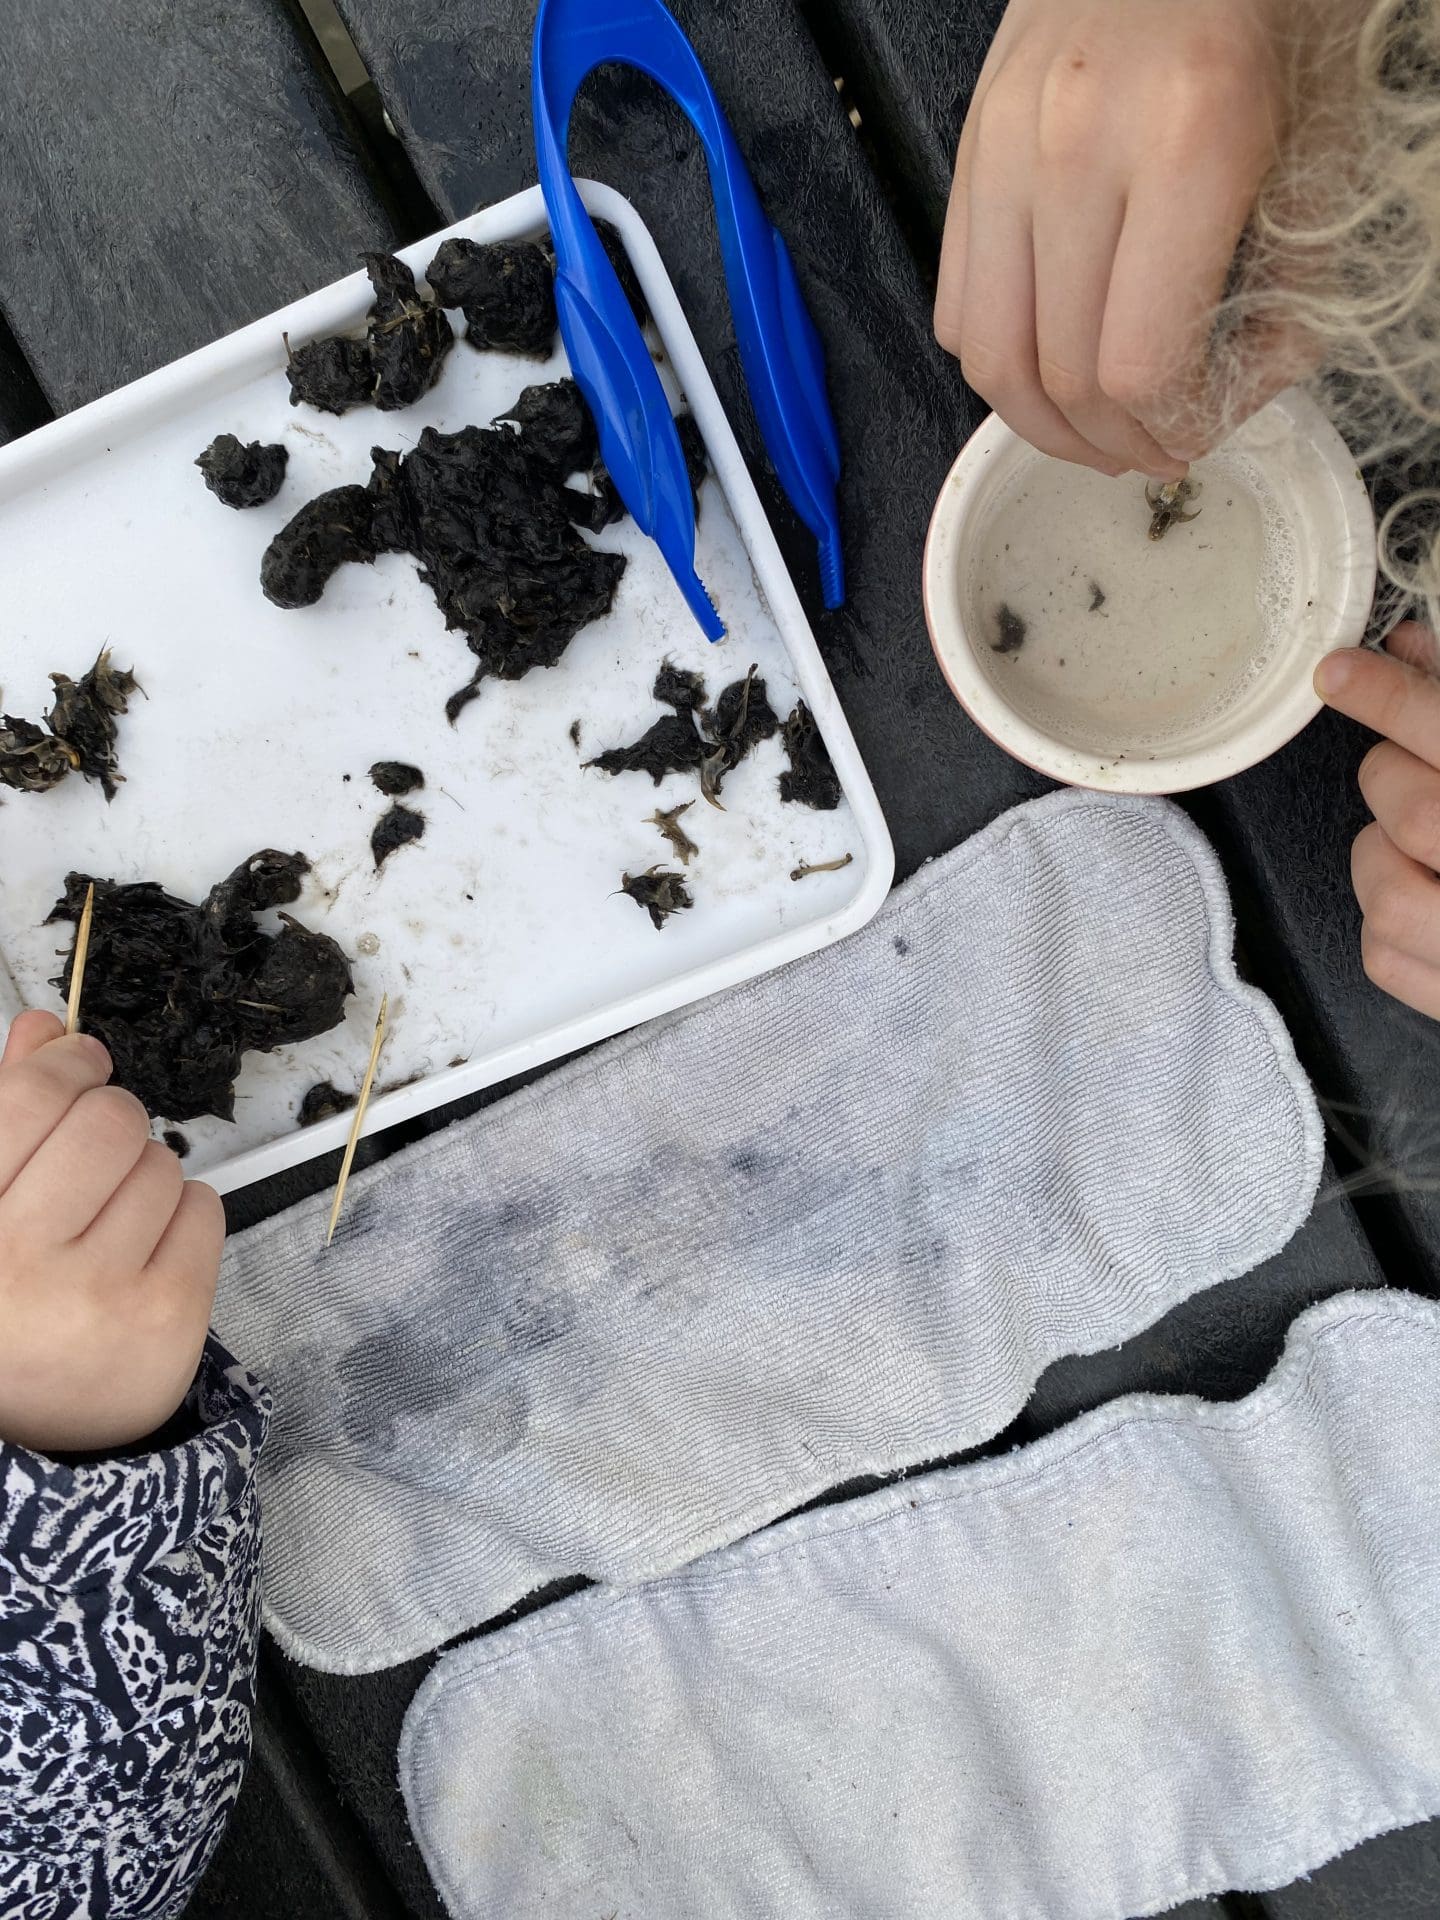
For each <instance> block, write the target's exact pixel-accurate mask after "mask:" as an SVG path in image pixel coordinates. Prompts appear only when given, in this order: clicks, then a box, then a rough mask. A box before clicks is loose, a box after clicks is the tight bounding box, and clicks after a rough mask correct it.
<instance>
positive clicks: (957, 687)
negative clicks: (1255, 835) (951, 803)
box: [924, 389, 1376, 793]
mask: <svg viewBox="0 0 1440 1920" xmlns="http://www.w3.org/2000/svg"><path fill="white" fill-rule="evenodd" d="M1231 444H1232V446H1233V447H1235V448H1236V449H1237V450H1239V451H1243V453H1244V455H1245V456H1246V458H1247V459H1248V460H1250V461H1252V462H1253V463H1254V464H1255V465H1256V466H1258V467H1259V468H1260V469H1261V470H1262V472H1263V474H1264V478H1265V483H1266V485H1267V487H1268V488H1269V490H1270V492H1271V494H1272V497H1273V500H1274V502H1275V504H1276V506H1277V507H1278V509H1279V511H1280V513H1281V515H1282V516H1283V517H1284V519H1285V520H1286V522H1287V524H1288V526H1289V529H1290V533H1291V536H1292V541H1293V547H1294V559H1295V574H1294V581H1293V589H1292V592H1291V596H1290V605H1289V614H1288V617H1287V618H1286V619H1285V620H1284V621H1283V622H1282V623H1280V626H1279V628H1278V630H1277V637H1276V638H1275V640H1274V643H1273V645H1272V646H1271V648H1270V650H1269V652H1268V654H1267V655H1266V656H1265V659H1264V663H1263V665H1262V666H1261V668H1260V669H1259V670H1258V672H1256V674H1255V675H1254V677H1253V679H1252V680H1251V681H1250V682H1249V684H1248V685H1246V687H1245V689H1244V691H1243V693H1242V694H1241V695H1240V696H1239V697H1238V698H1236V699H1235V701H1234V702H1233V704H1232V705H1230V706H1229V707H1228V708H1227V709H1225V710H1224V711H1223V712H1221V713H1219V714H1218V715H1216V714H1214V713H1212V714H1210V715H1208V716H1205V717H1197V718H1196V720H1195V721H1194V722H1193V723H1188V724H1187V723H1185V722H1184V721H1183V720H1182V723H1181V724H1180V725H1179V726H1178V727H1174V728H1170V729H1167V735H1166V738H1165V740H1164V742H1163V745H1161V746H1158V747H1155V748H1152V749H1150V750H1148V751H1145V752H1140V753H1137V752H1135V751H1133V750H1130V751H1124V752H1120V751H1116V752H1110V753H1107V752H1105V751H1104V750H1103V748H1102V749H1100V750H1097V747H1096V744H1095V741H1094V737H1093V725H1092V727H1091V728H1090V729H1089V731H1088V732H1087V731H1086V729H1084V728H1082V727H1080V726H1079V725H1077V727H1076V731H1075V735H1074V736H1073V737H1067V730H1066V727H1065V725H1064V720H1063V712H1062V713H1060V714H1059V715H1058V717H1054V718H1051V719H1049V720H1048V721H1047V724H1046V726H1044V727H1042V726H1040V725H1037V724H1036V723H1035V722H1034V721H1033V720H1032V719H1030V718H1027V717H1026V715H1025V714H1024V713H1022V712H1020V711H1019V710H1018V709H1017V708H1016V706H1015V705H1014V704H1013V703H1012V702H1011V701H1010V700H1009V699H1007V697H1006V694H1005V691H1004V688H1003V686H1001V685H999V684H997V678H996V676H995V674H994V672H993V670H990V671H987V669H986V666H985V664H983V663H982V661H981V659H980V658H979V657H978V656H977V649H979V648H985V649H988V648H989V646H990V642H989V640H988V638H987V637H986V636H985V635H984V634H979V633H975V632H973V631H972V630H971V628H972V626H973V621H972V620H971V619H970V617H969V614H968V605H967V603H968V602H969V600H970V586H969V578H970V570H971V562H972V557H973V544H974V539H975V536H976V533H977V530H978V529H979V528H980V527H981V526H982V525H983V523H984V520H985V518H986V515H987V512H988V511H989V509H990V508H991V507H992V506H993V505H994V503H995V501H996V499H997V497H998V496H999V494H1000V493H1001V491H1002V490H1003V489H1005V488H1006V487H1007V486H1008V485H1009V484H1010V483H1011V482H1012V481H1013V480H1014V477H1015V475H1016V474H1017V473H1018V472H1019V470H1020V469H1021V468H1022V466H1023V465H1024V464H1025V463H1026V462H1027V461H1037V460H1043V459H1044V458H1045V456H1044V455H1040V454H1037V453H1035V451H1034V450H1033V449H1032V448H1031V447H1029V446H1027V445H1026V443H1025V442H1024V441H1022V440H1021V439H1019V437H1018V436H1017V435H1016V434H1014V433H1012V432H1011V430H1010V429H1009V427H1007V426H1006V425H1005V423H1004V422H1003V421H1002V420H1001V419H1000V418H999V417H998V416H997V415H995V414H991V415H990V417H989V418H988V419H987V420H986V421H985V422H984V423H983V424H982V425H981V426H980V427H979V429H978V430H977V431H976V432H975V434H973V435H972V437H971V439H970V440H969V441H968V442H967V444H966V445H965V447H964V448H963V450H962V451H961V454H960V457H959V459H958V460H957V461H956V462H955V465H954V466H953V467H952V468H951V470H950V473H949V476H948V478H947V479H946V482H945V485H944V487H943V488H942V490H941V493H940V498H939V499H938V500H937V502H936V503H935V511H934V514H933V516H932V518H931V522H930V532H929V537H928V538H927V540H926V543H925V561H924V592H925V617H926V620H927V622H928V624H929V628H930V639H931V643H932V645H933V646H934V648H935V656H936V658H937V660H938V661H939V663H940V668H941V671H942V672H943V673H944V675H945V678H946V679H947V680H948V681H949V683H950V688H951V691H952V692H953V693H954V695H955V697H956V699H957V700H959V702H960V703H961V705H962V706H963V707H964V708H965V710H966V711H967V712H968V713H969V715H970V717H971V719H972V720H974V722H975V724H976V725H977V726H978V727H980V728H981V729H982V730H983V731H984V732H985V733H987V734H988V735H989V736H990V738H991V739H992V740H994V741H995V742H996V744H997V745H999V746H1001V747H1003V748H1004V749H1005V751H1006V752H1007V753H1010V754H1013V755H1014V757H1015V758H1016V759H1017V760H1022V761H1024V762H1025V763H1026V764H1027V765H1028V766H1031V767H1034V768H1035V769H1036V770H1037V771H1038V772H1040V773H1044V774H1048V775H1049V776H1050V777H1051V778H1052V779H1055V780H1061V781H1064V782H1065V783H1066V784H1068V785H1070V786H1082V787H1093V788H1097V789H1100V790H1103V791H1107V792H1113V793H1181V792H1184V791H1186V790H1187V789H1189V788H1192V787H1201V786H1207V785H1209V784H1210V783H1211V782H1212V781H1215V780H1223V779H1225V778H1227V777H1228V776H1229V775H1231V774H1234V773H1239V772H1241V771H1242V770H1243V769H1244V768H1246V767H1251V766H1254V765H1255V764H1256V762H1257V761H1260V760H1263V759H1265V757H1266V756H1267V755H1268V754H1271V753H1274V752H1275V751H1276V750H1277V749H1278V748H1280V747H1282V746H1284V745H1285V743H1286V741H1287V740H1290V739H1293V738H1294V736H1295V735H1296V734H1297V733H1298V732H1299V731H1300V729H1301V728H1302V727H1304V726H1305V725H1306V724H1307V723H1308V722H1309V721H1310V720H1312V719H1313V718H1314V717H1315V715H1316V714H1317V713H1318V712H1319V711H1320V705H1321V703H1320V701H1319V699H1318V698H1317V697H1316V694H1315V690H1314V686H1313V684H1312V680H1313V675H1314V672H1315V668H1316V666H1317V665H1318V664H1319V662H1320V661H1321V660H1322V659H1323V658H1324V656H1325V655H1326V654H1327V653H1330V652H1332V651H1333V650H1334V649H1335V648H1337V647H1347V646H1354V645H1356V644H1357V643H1358V642H1359V641H1360V640H1361V639H1362V637H1363V635H1364V632H1365V624H1366V620H1367V618H1368V616H1369V612H1370V607H1371V603H1372V600H1373V597H1374V592H1375V574H1376V556H1375V518H1374V514H1373V512H1372V510H1371V507H1370V502H1369V499H1368V497H1367V496H1366V493H1365V489H1364V486H1363V485H1362V483H1361V480H1360V475H1359V473H1358V472H1357V471H1356V468H1355V462H1354V459H1353V457H1352V456H1351V454H1350V452H1349V449H1348V448H1347V447H1346V445H1345V443H1344V441H1343V440H1342V439H1341V438H1340V436H1339V434H1338V433H1337V432H1336V431H1335V429H1334V427H1332V426H1331V424H1330V422H1329V421H1328V420H1327V419H1326V418H1325V416H1324V415H1323V414H1322V413H1321V412H1320V410H1319V408H1318V407H1317V406H1316V405H1315V403H1314V402H1313V401H1312V400H1311V399H1310V398H1309V397H1308V396H1307V395H1305V394H1304V393H1301V392H1300V391H1299V390H1298V389H1292V390H1291V391H1290V392H1288V393H1284V394H1282V395H1281V396H1280V397H1279V399H1277V400H1274V401H1272V402H1271V404H1270V405H1269V406H1268V407H1266V408H1265V409H1264V411H1263V412H1261V413H1259V414H1257V415H1256V416H1255V418H1254V419H1253V420H1252V421H1250V422H1248V423H1247V425H1246V426H1245V427H1244V428H1242V429H1241V432H1240V433H1239V434H1238V435H1237V436H1236V437H1235V440H1234V441H1233V442H1232V443H1231ZM1170 537H1172V538H1173V537H1174V536H1173V535H1172V536H1170ZM1145 550H1146V549H1145V544H1144V542H1143V540H1139V539H1137V544H1136V564H1137V565H1140V564H1143V558H1144V553H1145Z"/></svg>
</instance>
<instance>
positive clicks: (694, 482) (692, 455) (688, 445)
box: [675, 413, 710, 515]
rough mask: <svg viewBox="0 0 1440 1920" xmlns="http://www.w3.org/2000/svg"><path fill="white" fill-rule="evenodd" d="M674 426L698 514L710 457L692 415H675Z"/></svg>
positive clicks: (698, 425)
mask: <svg viewBox="0 0 1440 1920" xmlns="http://www.w3.org/2000/svg"><path fill="white" fill-rule="evenodd" d="M675 425H676V427H677V428H678V429H679V433H680V451H681V452H682V453H683V454H684V456H685V471H686V473H687V474H688V475H689V476H690V491H691V493H692V494H693V495H694V498H695V512H696V514H697V515H698V514H699V512H700V483H701V482H702V481H703V480H704V478H705V476H706V474H707V473H709V471H710V456H709V454H708V453H707V452H706V451H705V442H704V440H703V439H702V438H701V437H700V423H699V421H698V420H696V418H695V416H694V414H693V413H677V414H676V416H675Z"/></svg>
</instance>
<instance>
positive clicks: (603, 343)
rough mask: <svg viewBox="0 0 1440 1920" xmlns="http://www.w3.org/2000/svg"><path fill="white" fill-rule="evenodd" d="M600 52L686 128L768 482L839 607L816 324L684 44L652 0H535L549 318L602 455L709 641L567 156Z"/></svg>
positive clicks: (641, 374)
mask: <svg viewBox="0 0 1440 1920" xmlns="http://www.w3.org/2000/svg"><path fill="white" fill-rule="evenodd" d="M610 62H618V63H620V64H622V65H626V66H632V67H638V68H639V69H640V71H641V72H642V73H646V74H648V75H649V76H650V78H651V79H652V80H655V81H658V83H659V84H660V85H661V86H662V87H664V88H665V90H666V92H667V93H669V94H671V95H673V97H674V98H675V100H676V101H678V103H679V104H680V106H682V107H683V108H684V109H685V112H686V113H687V114H688V115H689V117H690V119H691V121H692V122H693V123H694V127H695V131H696V132H697V133H698V134H699V136H700V141H701V144H702V146H703V147H704V149H705V155H706V159H707V160H708V162H709V166H710V184H711V188H712V190H713V191H714V195H715V214H716V221H717V224H718V226H719V229H720V251H721V255H722V258H723V260H724V263H725V279H726V283H727V285H728V288H729V292H730V305H731V307H732V309H733V312H734V318H735V333H736V337H737V339H738V341H739V343H740V359H741V363H742V365H743V366H744V368H745V378H746V380H747V381H748V383H749V387H750V399H751V404H752V405H753V407H754V409H755V417H756V419H757V420H758V421H759V423H760V431H761V433H762V434H763V435H764V438H765V445H766V448H767V450H768V452H769V454H770V458H771V460H772V462H773V463H774V466H775V471H776V472H777V474H778V475H779V476H780V481H781V484H782V485H783V486H784V488H785V491H786V493H787V494H789V496H790V499H791V501H792V502H793V504H794V507H795V510H796V512H797V513H798V514H799V515H800V517H801V519H802V520H803V521H804V522H805V524H806V526H807V527H809V528H810V530H811V532H812V533H813V534H814V535H815V538H816V540H817V541H818V542H819V544H820V584H821V588H822V590H823V593H824V596H825V604H826V606H827V607H838V606H839V605H840V602H841V601H842V600H843V598H844V594H845V589H844V568H843V565H842V562H841V557H840V522H839V513H838V508H837V504H836V498H835V488H836V483H837V481H838V480H839V477H840V443H839V439H838V436H837V434H836V432H835V422H834V420H833V418H832V417H831V413H830V408H829V404H828V402H827V400H826V397H825V364H824V357H823V354H822V350H821V346H820V336H819V335H818V333H817V332H816V330H815V323H814V321H813V320H811V318H810V315H809V313H808V312H807V310H806V307H805V301H804V298H803V296H802V294H801V292H800V285H799V282H798V281H797V280H796V278H795V269H794V267H793V266H792V265H791V261H790V255H789V253H788V251H787V250H786V246H785V242H784V240H783V239H781V237H780V235H779V233H778V232H777V231H776V229H775V228H774V227H773V226H771V224H770V222H769V221H768V220H767V219H766V218H765V214H764V210H763V209H762V207H761V205H760V199H759V196H758V194H757V193H756V191H755V186H754V183H753V181H752V180H751V178H750V175H749V174H748V173H747V172H746V170H745V162H744V160H743V159H742V158H741V157H740V149H739V147H738V146H737V145H736V143H735V136H734V134H733V133H732V132H731V131H730V127H729V124H728V123H727V121H726V119H725V116H724V114H723V113H722V112H721V109H720V104H719V102H718V101H717V100H716V98H715V95H714V93H713V92H712V91H711V88H710V83H709V81H708V80H707V79H706V78H705V71H704V68H703V67H702V66H701V65H700V62H699V59H698V58H697V56H696V53H695V49H694V48H693V47H692V46H691V45H690V42H689V41H688V40H687V39H686V38H685V35H684V34H683V33H682V32H681V30H680V27H679V25H678V24H677V23H676V21H675V19H674V18H673V16H672V15H671V14H670V13H669V12H668V11H667V9H666V8H665V7H664V6H663V5H662V4H661V0H540V10H539V13H538V14H537V16H536V20H535V44H534V55H533V71H532V76H531V105H532V108H533V112H534V117H535V151H536V156H537V158H538V160H539V165H540V186H541V189H542V191H543V193H544V195H545V205H546V209H547V211H548V212H549V215H550V232H551V237H552V241H553V244H554V248H555V297H556V302H557V305H558V307H559V311H560V332H561V336H562V338H563V339H564V342H565V350H566V352H567V354H568V355H569V357H570V366H571V370H572V372H573V373H574V375H575V378H576V380H577V381H578V382H579V385H580V389H581V391H582V392H583V394H584V395H585V398H586V399H587V400H588V401H589V403H590V410H591V412H592V413H593V414H594V416H595V422H596V426H597V428H598V430H599V435H600V454H601V458H602V459H603V460H604V462H605V465H606V466H607V467H608V468H609V470H610V473H611V476H612V477H613V479H614V481H615V484H616V486H617V487H618V488H619V489H620V496H621V498H622V499H623V500H624V502H625V505H626V506H627V507H628V508H629V509H630V512H631V513H632V514H633V515H634V517H635V521H636V524H637V525H638V526H639V527H640V528H641V529H642V530H643V531H644V532H645V533H647V534H649V535H650V537H651V539H653V540H654V541H655V542H656V544H657V545H658V546H659V548H660V551H661V552H662V553H663V554H664V556H665V559H666V562H667V564H668V565H669V568H670V571H671V573H673V574H674V576H675V580H676V583H677V584H678V586H679V588H680V591H681V592H682V593H683V594H684V596H685V600H686V603H687V605H688V606H689V607H690V609H691V611H692V612H693V613H694V615H695V618H696V619H697V620H698V621H699V622H700V625H701V626H702V628H703V629H704V630H705V633H706V634H707V636H708V637H709V638H710V639H711V640H719V639H720V638H722V636H723V635H724V632H725V628H724V624H723V622H722V621H721V619H720V616H719V614H718V613H717V612H716V610H715V606H714V603H713V602H712V601H711V599H710V596H709V594H708V593H707V592H706V591H705V588H704V587H703V586H702V584H701V582H700V578H699V576H698V575H697V573H696V571H695V506H694V501H693V499H692V497H691V493H690V483H689V480H688V479H687V477H686V473H685V456H684V454H683V452H682V451H681V447H680V436H679V434H678V432H677V431H676V428H675V422H674V420H673V419H672V418H671V414H670V404H669V402H668V400H667V399H666V397H665V389H664V387H663V386H662V385H661V383H660V376H659V375H658V374H657V373H656V371H655V364H654V362H653V361H652V359H651V357H650V350H649V348H648V347H647V346H646V344H645V338H644V335H643V334H642V333H641V331H640V328H639V325H638V324H637V322H636V319H635V316H634V314H633V313H632V312H631V310H630V303H629V301H628V300H627V299H626V298H625V294H624V291H623V289H622V288H621V285H620V282H619V279H618V278H617V276H616V273H615V269H614V267H613V266H612V265H611V264H610V261H609V258H608V256H607V255H606V252H605V249H604V247H603V246H602V245H601V243H600V236H599V235H598V234H597V233H596V231H595V226H594V222H593V221H592V220H591V218H590V216H589V214H588V213H587V212H586V210H585V208H584V206H583V205H582V204H581V200H580V195H579V194H578V193H577V192H576V189H575V182H574V181H573V180H572V179H571V177H570V167H569V162H568V160H567V157H566V148H567V141H568V136H569V131H570V109H571V107H572V106H573V104H574V100H575V95H576V94H577V93H578V92H579V90H580V87H581V84H582V82H583V81H584V80H585V78H586V76H587V75H588V74H590V73H592V72H593V71H594V69H595V68H596V67H598V66H600V65H602V64H604V63H610Z"/></svg>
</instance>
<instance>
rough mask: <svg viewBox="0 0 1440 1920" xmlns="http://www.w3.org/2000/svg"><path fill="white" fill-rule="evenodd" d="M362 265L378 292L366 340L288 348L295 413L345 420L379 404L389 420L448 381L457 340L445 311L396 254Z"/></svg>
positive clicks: (368, 257) (371, 257)
mask: <svg viewBox="0 0 1440 1920" xmlns="http://www.w3.org/2000/svg"><path fill="white" fill-rule="evenodd" d="M361 258H362V259H363V260H364V262H365V271H366V273H367V274H368V275H369V276H370V285H371V286H372V287H373V288H374V290H375V299H374V301H373V303H372V304H371V307H370V312H369V314H368V315H367V317H366V331H365V338H364V339H363V340H356V339H351V338H349V337H348V336H346V335H343V334H337V335H332V336H330V337H329V338H327V339H323V340H310V341H307V342H306V344H305V345H304V346H300V347H292V346H291V345H290V342H289V340H288V339H287V340H286V342H285V351H286V362H287V363H286V374H287V377H288V378H289V381H290V401H291V404H292V406H295V405H299V404H300V403H301V402H302V401H303V402H304V403H306V404H307V405H309V406H312V407H319V408H320V410H321V412H323V413H345V412H346V411H347V410H348V409H349V408H351V407H358V406H363V405H364V404H365V403H366V402H367V401H370V402H372V403H373V404H374V405H375V406H376V407H378V408H379V409H380V411H381V412H382V413H393V412H395V411H396V410H397V409H398V408H400V407H408V406H412V405H413V404H414V402H415V401H417V400H418V399H419V398H420V396H421V395H422V394H423V393H428V391H429V390H430V388H431V387H433V386H434V384H435V382H436V380H438V379H439V377H440V369H441V367H442V366H443V365H444V364H445V356H446V354H448V353H449V351H450V348H451V347H452V345H453V344H454V340H455V335H454V333H453V331H452V330H451V326H450V322H449V321H448V320H447V319H446V318H445V315H444V313H443V311H442V310H441V308H440V307H438V306H435V305H432V304H431V302H430V301H428V300H427V299H426V298H425V297H424V295H423V294H422V293H421V292H420V290H419V289H418V287H417V286H416V284H415V276H414V274H413V273H412V272H411V271H410V269H409V267H407V266H406V265H405V262H404V261H403V260H398V259H396V257H395V255H394V254H393V253H366V254H362V255H361Z"/></svg>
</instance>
